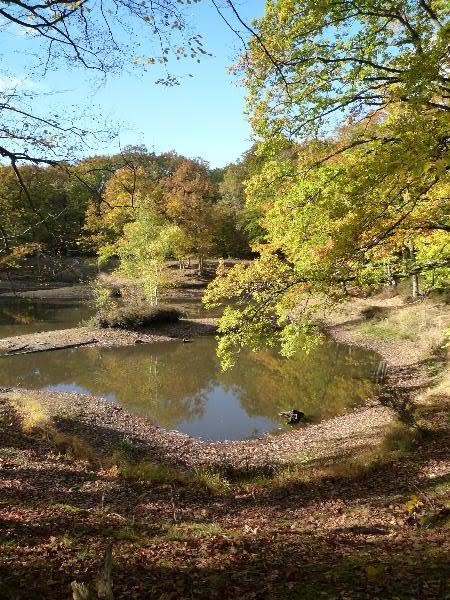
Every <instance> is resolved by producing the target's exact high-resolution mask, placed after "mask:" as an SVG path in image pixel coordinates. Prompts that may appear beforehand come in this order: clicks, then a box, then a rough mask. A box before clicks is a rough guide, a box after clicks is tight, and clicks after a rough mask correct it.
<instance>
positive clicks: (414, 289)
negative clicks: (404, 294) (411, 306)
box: [411, 273, 419, 298]
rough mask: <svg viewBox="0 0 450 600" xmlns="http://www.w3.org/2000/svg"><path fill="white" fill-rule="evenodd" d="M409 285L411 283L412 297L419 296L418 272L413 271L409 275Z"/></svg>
mask: <svg viewBox="0 0 450 600" xmlns="http://www.w3.org/2000/svg"><path fill="white" fill-rule="evenodd" d="M411 285H412V297H413V298H417V297H418V296H419V275H418V273H414V274H413V275H411Z"/></svg>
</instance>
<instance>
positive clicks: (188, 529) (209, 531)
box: [163, 522, 223, 541]
mask: <svg viewBox="0 0 450 600" xmlns="http://www.w3.org/2000/svg"><path fill="white" fill-rule="evenodd" d="M222 533H223V529H222V527H221V526H220V525H219V524H217V523H191V522H183V523H174V524H170V525H167V526H166V527H165V529H164V534H163V537H164V538H165V539H167V540H171V541H185V540H191V539H197V538H202V537H214V536H216V535H221V534H222Z"/></svg>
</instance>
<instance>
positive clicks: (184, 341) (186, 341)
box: [182, 338, 191, 344]
mask: <svg viewBox="0 0 450 600" xmlns="http://www.w3.org/2000/svg"><path fill="white" fill-rule="evenodd" d="M182 342H183V344H189V343H190V342H191V340H188V339H187V338H183V340H182Z"/></svg>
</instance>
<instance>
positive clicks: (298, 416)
mask: <svg viewBox="0 0 450 600" xmlns="http://www.w3.org/2000/svg"><path fill="white" fill-rule="evenodd" d="M279 414H280V417H286V418H287V419H288V423H289V424H290V425H295V424H296V423H300V421H301V420H302V419H304V417H305V413H303V412H301V411H300V410H297V409H296V408H294V409H292V410H288V411H284V412H280V413H279Z"/></svg>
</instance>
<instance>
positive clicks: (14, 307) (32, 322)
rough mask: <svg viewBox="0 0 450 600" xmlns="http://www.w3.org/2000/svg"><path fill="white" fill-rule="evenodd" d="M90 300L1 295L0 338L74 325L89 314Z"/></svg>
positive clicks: (90, 313)
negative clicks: (2, 296)
mask: <svg viewBox="0 0 450 600" xmlns="http://www.w3.org/2000/svg"><path fill="white" fill-rule="evenodd" d="M92 312H93V309H92V307H91V306H90V304H89V302H80V301H79V300H51V299H45V300H38V299H34V298H33V299H31V298H1V297H0V338H4V337H9V336H13V335H22V334H26V333H35V332H37V331H49V330H51V329H65V328H67V327H75V326H76V325H78V324H79V323H80V322H81V321H83V320H84V319H88V318H89V317H90V316H91V315H92Z"/></svg>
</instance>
